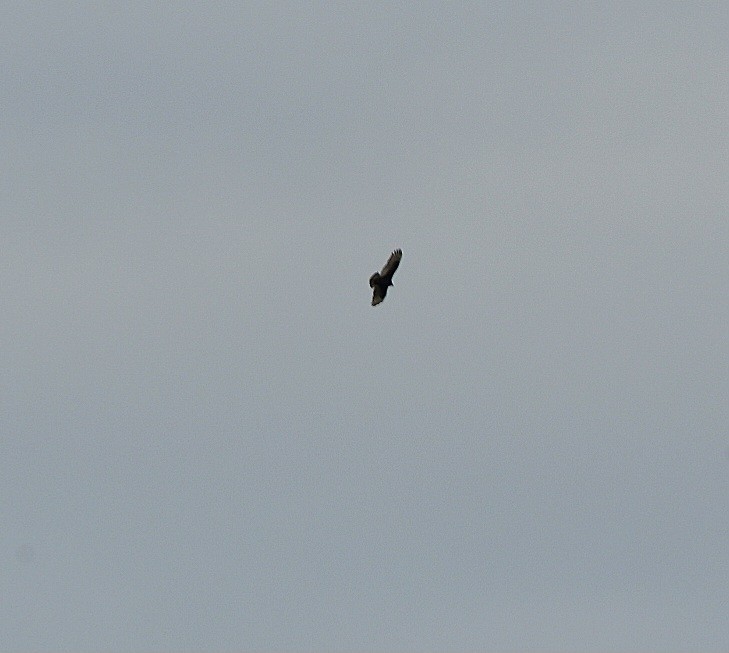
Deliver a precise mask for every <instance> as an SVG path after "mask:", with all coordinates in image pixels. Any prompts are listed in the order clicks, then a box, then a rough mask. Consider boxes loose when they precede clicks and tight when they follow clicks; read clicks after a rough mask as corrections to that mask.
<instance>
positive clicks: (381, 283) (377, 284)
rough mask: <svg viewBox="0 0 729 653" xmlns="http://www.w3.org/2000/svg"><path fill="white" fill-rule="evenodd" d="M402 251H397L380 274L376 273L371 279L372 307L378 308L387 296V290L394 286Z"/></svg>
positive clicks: (391, 255)
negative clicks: (393, 281) (394, 275)
mask: <svg viewBox="0 0 729 653" xmlns="http://www.w3.org/2000/svg"><path fill="white" fill-rule="evenodd" d="M401 258H402V250H401V249H396V250H395V251H394V252H393V253H392V254H390V258H389V259H387V263H385V267H384V268H382V270H380V272H375V273H374V274H373V275H372V276H371V277H370V288H372V306H377V304H379V303H380V302H381V301H382V300H383V299H385V295H387V289H388V288H389V287H390V286H393V285H394V284H393V283H392V275H393V274H395V270H397V266H398V265H400V259H401Z"/></svg>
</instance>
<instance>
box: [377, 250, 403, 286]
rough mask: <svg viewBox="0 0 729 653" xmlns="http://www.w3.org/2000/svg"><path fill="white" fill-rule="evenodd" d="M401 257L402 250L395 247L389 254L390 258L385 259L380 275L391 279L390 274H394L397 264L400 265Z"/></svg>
mask: <svg viewBox="0 0 729 653" xmlns="http://www.w3.org/2000/svg"><path fill="white" fill-rule="evenodd" d="M401 258H402V250H401V249H396V250H395V251H394V252H393V253H392V254H390V258H389V259H387V263H385V267H384V268H382V272H380V276H381V277H384V278H385V279H392V275H393V274H395V270H397V266H398V265H400V259H401Z"/></svg>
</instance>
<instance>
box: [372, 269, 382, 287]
mask: <svg viewBox="0 0 729 653" xmlns="http://www.w3.org/2000/svg"><path fill="white" fill-rule="evenodd" d="M379 280H380V273H379V272H375V273H374V274H373V275H372V276H371V277H370V288H374V287H375V284H376V283H377V282H378V281H379Z"/></svg>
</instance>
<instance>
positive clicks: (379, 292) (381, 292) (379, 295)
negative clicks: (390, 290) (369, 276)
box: [372, 283, 387, 306]
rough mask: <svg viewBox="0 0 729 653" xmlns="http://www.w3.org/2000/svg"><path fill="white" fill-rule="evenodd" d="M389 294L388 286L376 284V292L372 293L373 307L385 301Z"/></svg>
mask: <svg viewBox="0 0 729 653" xmlns="http://www.w3.org/2000/svg"><path fill="white" fill-rule="evenodd" d="M386 294H387V286H385V285H383V284H380V283H378V284H376V285H375V286H374V290H373V291H372V306H377V304H379V303H380V302H381V301H382V300H383V299H385V295H386Z"/></svg>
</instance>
